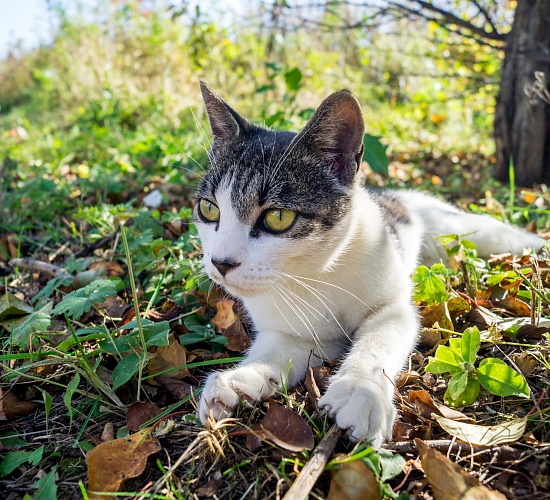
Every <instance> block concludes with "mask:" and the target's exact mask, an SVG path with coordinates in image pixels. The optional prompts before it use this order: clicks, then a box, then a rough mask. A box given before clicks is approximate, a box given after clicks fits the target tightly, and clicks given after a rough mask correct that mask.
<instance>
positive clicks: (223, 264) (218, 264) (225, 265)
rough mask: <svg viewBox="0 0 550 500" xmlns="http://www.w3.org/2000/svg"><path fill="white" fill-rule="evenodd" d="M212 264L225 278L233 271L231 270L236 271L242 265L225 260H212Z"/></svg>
mask: <svg viewBox="0 0 550 500" xmlns="http://www.w3.org/2000/svg"><path fill="white" fill-rule="evenodd" d="M210 262H212V264H213V265H214V267H215V268H216V269H217V270H218V271H219V272H220V274H221V275H222V276H223V277H225V275H226V274H227V272H228V271H231V269H235V268H236V267H239V266H240V265H241V263H240V262H235V261H234V260H232V259H225V260H216V259H210Z"/></svg>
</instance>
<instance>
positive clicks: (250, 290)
mask: <svg viewBox="0 0 550 500" xmlns="http://www.w3.org/2000/svg"><path fill="white" fill-rule="evenodd" d="M210 278H211V279H212V280H213V281H214V282H216V283H217V284H218V285H220V286H222V287H223V288H225V289H226V290H227V291H228V292H230V293H231V295H234V296H235V297H239V298H240V297H242V298H246V297H254V296H255V295H259V294H261V293H263V292H265V291H266V290H267V289H268V288H269V284H268V283H265V282H262V281H256V280H255V281H253V282H250V281H243V280H241V279H235V277H233V276H230V275H229V276H227V277H225V278H224V277H222V276H220V275H218V274H216V273H215V272H212V273H211V274H210Z"/></svg>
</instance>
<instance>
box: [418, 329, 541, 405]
mask: <svg viewBox="0 0 550 500" xmlns="http://www.w3.org/2000/svg"><path fill="white" fill-rule="evenodd" d="M480 345H481V335H480V333H479V330H478V329H477V327H473V328H468V329H467V330H466V331H465V332H464V333H463V335H462V338H451V339H449V347H447V346H444V345H441V346H439V347H438V348H437V351H436V352H435V357H430V358H429V363H428V365H427V366H426V371H427V372H430V373H436V374H440V373H450V374H451V379H450V380H449V385H448V387H447V391H446V392H445V402H446V403H447V404H449V405H451V406H464V405H469V404H471V403H473V402H474V401H475V400H476V398H477V396H478V394H479V391H480V387H483V388H484V389H486V390H488V391H489V392H491V393H492V394H495V395H497V396H524V397H528V396H529V394H530V391H529V386H528V385H527V381H526V380H525V379H524V378H523V376H522V375H521V374H520V373H518V372H517V371H515V370H513V369H512V368H510V367H509V366H508V365H507V364H506V363H505V362H504V361H502V360H500V359H497V358H484V359H482V360H481V362H480V363H479V366H478V367H477V368H476V367H475V362H476V357H477V352H478V351H479V348H480Z"/></svg>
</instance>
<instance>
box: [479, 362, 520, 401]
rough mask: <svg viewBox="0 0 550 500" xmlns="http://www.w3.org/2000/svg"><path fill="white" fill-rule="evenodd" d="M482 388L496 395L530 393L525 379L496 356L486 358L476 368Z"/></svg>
mask: <svg viewBox="0 0 550 500" xmlns="http://www.w3.org/2000/svg"><path fill="white" fill-rule="evenodd" d="M476 375H477V378H478V379H479V382H480V384H481V385H482V386H483V388H484V389H487V390H488V391H489V392H492V393H493V394H496V395H497V396H525V397H528V396H529V394H530V390H529V386H528V385H527V381H526V380H525V379H524V378H523V376H522V375H521V374H519V373H518V372H517V371H515V370H513V369H512V368H510V367H509V366H508V365H507V364H506V363H505V362H504V361H502V360H500V359H497V358H486V359H484V360H482V361H481V363H480V365H479V368H478V369H477V370H476Z"/></svg>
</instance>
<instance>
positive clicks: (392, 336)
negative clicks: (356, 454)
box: [319, 299, 418, 447]
mask: <svg viewBox="0 0 550 500" xmlns="http://www.w3.org/2000/svg"><path fill="white" fill-rule="evenodd" d="M417 333H418V318H417V313H416V310H415V308H414V306H413V304H412V303H410V301H409V300H406V299H403V300H401V301H397V302H395V303H392V304H390V305H387V306H385V307H383V308H381V309H379V310H378V311H377V312H375V313H374V314H371V315H370V316H369V317H368V318H367V319H365V321H364V322H363V323H362V324H361V326H360V327H359V328H358V330H357V331H356V332H355V335H354V340H353V345H352V347H351V351H350V353H349V354H348V356H346V359H345V361H344V363H343V364H342V366H341V367H340V369H339V370H338V372H337V373H336V375H334V376H333V377H332V379H331V381H330V385H329V387H328V389H327V391H326V393H325V394H324V396H323V397H322V398H321V399H320V400H319V407H320V408H324V409H325V410H326V411H327V412H328V414H329V416H331V417H332V418H334V419H335V420H336V423H337V424H338V426H339V427H340V428H342V429H345V430H348V432H349V435H350V438H351V439H353V440H366V441H372V443H373V446H375V447H379V446H380V445H381V444H382V442H383V441H384V440H386V439H390V438H391V435H392V427H393V421H394V419H395V414H396V411H395V408H394V405H393V394H394V386H393V379H394V378H395V376H396V375H397V373H399V371H400V370H401V369H402V367H403V365H404V364H405V362H406V360H407V357H408V356H409V354H410V352H411V350H412V348H413V347H414V344H415V341H416V338H417Z"/></svg>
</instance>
